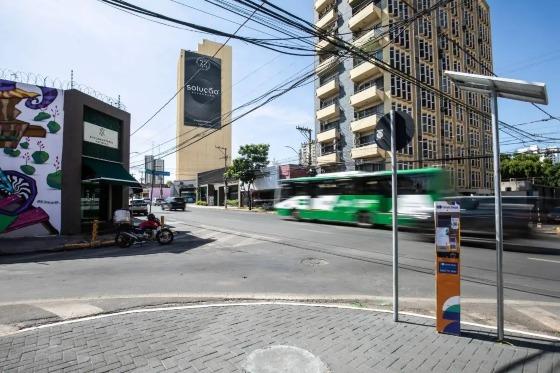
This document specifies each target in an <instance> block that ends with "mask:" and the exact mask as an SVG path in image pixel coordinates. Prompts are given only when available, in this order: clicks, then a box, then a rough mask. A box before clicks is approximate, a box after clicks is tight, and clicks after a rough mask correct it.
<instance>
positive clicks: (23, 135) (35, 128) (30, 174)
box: [0, 80, 140, 237]
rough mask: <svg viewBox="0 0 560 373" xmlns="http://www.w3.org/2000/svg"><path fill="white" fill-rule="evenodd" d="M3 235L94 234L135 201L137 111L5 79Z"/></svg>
mask: <svg viewBox="0 0 560 373" xmlns="http://www.w3.org/2000/svg"><path fill="white" fill-rule="evenodd" d="M0 148H2V149H3V151H2V156H1V157H0V236H2V237H24V236H42V235H46V234H76V233H80V232H82V231H84V230H86V231H87V230H89V231H91V224H92V222H93V221H94V220H98V221H100V222H102V223H103V222H106V223H109V222H110V221H111V218H112V214H113V212H114V211H115V210H116V209H121V208H124V207H127V206H128V194H129V193H128V189H129V188H130V187H133V188H139V187H140V184H138V182H137V181H136V180H135V179H134V178H133V177H132V176H131V175H130V174H129V172H128V168H129V148H130V114H129V113H127V112H126V111H123V110H121V109H119V108H117V107H114V106H111V105H109V104H107V103H105V102H102V101H100V100H98V99H96V98H94V97H92V96H89V95H87V94H85V93H82V92H80V91H78V90H75V89H70V90H60V89H55V88H51V87H43V86H36V85H31V84H24V83H19V82H13V81H7V80H0Z"/></svg>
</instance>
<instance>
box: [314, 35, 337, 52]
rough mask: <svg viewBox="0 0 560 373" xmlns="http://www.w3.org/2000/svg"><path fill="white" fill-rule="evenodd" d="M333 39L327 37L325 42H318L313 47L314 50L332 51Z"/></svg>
mask: <svg viewBox="0 0 560 373" xmlns="http://www.w3.org/2000/svg"><path fill="white" fill-rule="evenodd" d="M333 39H334V37H333V36H327V40H319V41H318V42H317V44H316V45H315V50H316V51H322V50H329V49H333V48H334V44H333V43H332V41H333Z"/></svg>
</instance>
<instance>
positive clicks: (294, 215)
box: [292, 209, 301, 220]
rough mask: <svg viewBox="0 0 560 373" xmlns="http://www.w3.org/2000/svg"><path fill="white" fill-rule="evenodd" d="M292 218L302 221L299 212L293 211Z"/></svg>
mask: <svg viewBox="0 0 560 373" xmlns="http://www.w3.org/2000/svg"><path fill="white" fill-rule="evenodd" d="M292 218H294V219H296V220H300V219H301V218H300V216H299V210H296V209H294V210H292Z"/></svg>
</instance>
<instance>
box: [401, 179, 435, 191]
mask: <svg viewBox="0 0 560 373" xmlns="http://www.w3.org/2000/svg"><path fill="white" fill-rule="evenodd" d="M397 188H398V192H399V194H427V193H428V192H430V191H432V188H431V182H430V178H429V177H426V176H424V175H399V176H398V180H397Z"/></svg>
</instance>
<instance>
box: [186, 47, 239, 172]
mask: <svg viewBox="0 0 560 373" xmlns="http://www.w3.org/2000/svg"><path fill="white" fill-rule="evenodd" d="M231 59H232V52H231V47H229V46H227V45H226V46H223V47H222V44H221V43H215V42H212V41H209V40H203V41H202V43H199V44H198V50H197V51H196V52H191V51H186V50H181V55H180V57H179V61H178V64H177V90H179V94H178V95H177V148H178V149H179V150H178V151H177V153H176V160H177V166H176V167H177V170H176V178H177V179H178V180H192V181H196V177H197V174H198V173H199V172H204V171H208V170H213V169H217V168H220V167H224V159H223V156H224V153H223V151H220V150H219V149H217V148H216V147H221V148H226V149H227V156H228V158H227V159H228V164H229V160H231V125H228V124H229V122H230V121H231ZM218 83H219V86H218Z"/></svg>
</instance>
